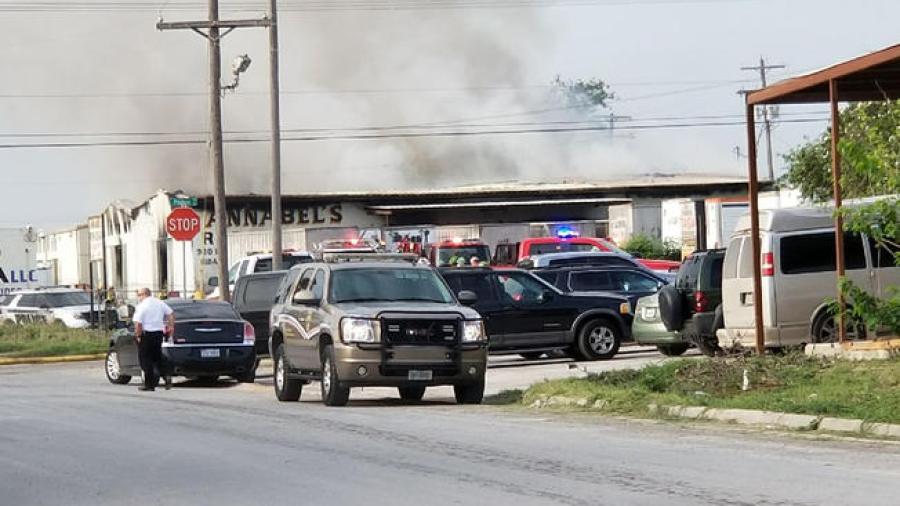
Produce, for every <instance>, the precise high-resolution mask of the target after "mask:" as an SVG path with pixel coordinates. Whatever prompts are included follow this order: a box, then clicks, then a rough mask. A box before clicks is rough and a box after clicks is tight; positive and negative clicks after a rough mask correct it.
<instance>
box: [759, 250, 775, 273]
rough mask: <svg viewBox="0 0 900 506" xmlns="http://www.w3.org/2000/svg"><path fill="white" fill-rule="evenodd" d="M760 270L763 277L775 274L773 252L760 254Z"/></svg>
mask: <svg viewBox="0 0 900 506" xmlns="http://www.w3.org/2000/svg"><path fill="white" fill-rule="evenodd" d="M760 270H761V271H762V275H763V276H764V277H772V276H774V275H775V254H774V253H771V252H770V253H763V255H762V265H760Z"/></svg>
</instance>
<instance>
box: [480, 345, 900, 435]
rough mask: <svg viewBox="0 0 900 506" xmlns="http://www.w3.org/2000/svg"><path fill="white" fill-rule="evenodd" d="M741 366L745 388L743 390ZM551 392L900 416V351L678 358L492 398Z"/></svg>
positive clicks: (620, 408) (641, 402)
mask: <svg viewBox="0 0 900 506" xmlns="http://www.w3.org/2000/svg"><path fill="white" fill-rule="evenodd" d="M745 372H746V377H747V389H746V390H744V389H743V388H742V387H743V384H744V375H745ZM549 396H563V397H572V398H579V399H581V398H583V399H587V400H588V405H590V406H592V405H593V404H594V403H595V402H596V401H605V402H601V404H602V405H603V410H604V411H606V412H611V413H617V414H626V415H638V416H649V415H650V413H649V410H648V408H647V405H648V404H658V405H664V406H671V405H687V406H705V407H716V408H743V409H762V410H767V411H778V412H787V413H800V414H809V415H824V416H833V417H839V418H860V419H863V420H866V421H870V422H888V423H900V357H895V358H893V359H890V360H884V361H862V362H851V361H846V360H833V359H823V358H813V357H806V356H804V355H802V354H790V355H784V356H765V357H755V356H754V357H742V358H734V359H727V360H724V359H723V360H678V361H673V362H667V363H665V364H661V365H652V366H647V367H645V368H643V369H640V370H622V371H609V372H604V373H600V374H594V375H590V376H588V377H586V378H571V379H565V380H555V381H545V382H542V383H538V384H535V385H533V386H532V387H530V388H529V389H528V390H526V391H525V392H522V393H521V395H517V394H515V393H514V392H509V393H504V396H503V399H502V400H500V399H498V401H499V402H497V403H504V401H505V403H507V404H509V403H517V402H518V403H520V404H524V405H526V406H527V405H530V404H532V403H533V402H534V401H535V400H537V399H542V398H546V397H549Z"/></svg>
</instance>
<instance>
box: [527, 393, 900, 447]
mask: <svg viewBox="0 0 900 506" xmlns="http://www.w3.org/2000/svg"><path fill="white" fill-rule="evenodd" d="M606 404H607V402H606V401H604V400H602V399H601V400H598V401H595V402H594V403H590V402H589V401H588V399H584V398H577V397H565V396H557V395H554V396H544V397H539V398H537V399H535V400H534V402H532V403H531V404H530V405H529V407H531V408H558V407H570V408H581V409H594V410H602V409H604V408H605V407H606ZM647 409H648V410H649V411H650V413H653V414H656V415H664V416H669V417H672V418H683V419H688V420H712V421H718V422H725V423H733V424H738V425H751V426H762V427H767V428H778V429H789V430H796V431H806V432H812V431H816V432H839V433H844V434H854V435H866V436H878V437H886V438H896V439H900V424H890V423H873V422H866V421H864V420H858V419H851V418H832V417H823V416H818V415H802V414H796V413H779V412H773V411H761V410H756V409H722V408H706V407H703V406H659V405H656V404H650V405H648V406H647Z"/></svg>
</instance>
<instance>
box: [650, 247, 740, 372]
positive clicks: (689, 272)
mask: <svg viewBox="0 0 900 506" xmlns="http://www.w3.org/2000/svg"><path fill="white" fill-rule="evenodd" d="M724 260H725V250H724V249H712V250H705V251H695V252H693V253H691V254H690V255H689V256H688V257H687V258H685V259H684V262H682V264H681V268H680V269H678V275H677V277H676V278H675V284H674V285H669V286H666V287H663V288H662V289H661V290H660V291H659V312H660V318H661V319H662V321H663V324H664V325H665V326H666V329H667V330H668V331H670V332H672V331H680V332H681V334H682V336H683V338H684V339H685V340H687V341H689V342H692V343H694V344H695V345H696V346H697V348H698V349H699V350H700V351H701V352H702V353H703V354H704V355H708V356H713V355H716V354H718V353H719V351H720V350H719V347H718V344H717V339H716V330H718V329H720V328H723V327H724V321H723V318H722V308H721V305H722V264H723V262H724Z"/></svg>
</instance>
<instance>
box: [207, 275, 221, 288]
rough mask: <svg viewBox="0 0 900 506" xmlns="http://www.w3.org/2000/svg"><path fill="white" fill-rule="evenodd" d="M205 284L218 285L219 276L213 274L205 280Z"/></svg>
mask: <svg viewBox="0 0 900 506" xmlns="http://www.w3.org/2000/svg"><path fill="white" fill-rule="evenodd" d="M206 284H207V285H209V286H219V277H218V276H213V277H211V278H209V280H207V282H206Z"/></svg>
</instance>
